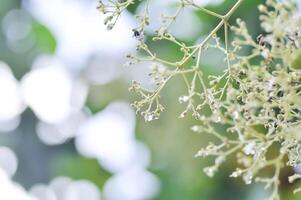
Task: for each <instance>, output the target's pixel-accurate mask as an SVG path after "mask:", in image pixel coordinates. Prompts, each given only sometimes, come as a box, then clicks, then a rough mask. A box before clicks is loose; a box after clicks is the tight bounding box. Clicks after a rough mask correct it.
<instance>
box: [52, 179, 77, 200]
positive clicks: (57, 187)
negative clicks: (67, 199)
mask: <svg viewBox="0 0 301 200" xmlns="http://www.w3.org/2000/svg"><path fill="white" fill-rule="evenodd" d="M71 183H72V180H71V179H70V178H69V177H57V178H55V179H53V180H52V181H51V182H50V184H49V187H50V188H51V189H52V190H53V191H54V193H55V195H56V197H57V199H58V200H61V199H63V198H64V195H65V192H66V190H67V188H68V187H69V185H70V184H71Z"/></svg>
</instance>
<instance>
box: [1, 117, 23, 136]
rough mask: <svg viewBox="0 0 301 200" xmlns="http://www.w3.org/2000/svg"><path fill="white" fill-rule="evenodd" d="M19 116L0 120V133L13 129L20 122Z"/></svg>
mask: <svg viewBox="0 0 301 200" xmlns="http://www.w3.org/2000/svg"><path fill="white" fill-rule="evenodd" d="M20 121H21V119H20V116H18V117H15V118H13V119H10V120H7V121H0V133H7V132H10V131H13V130H15V129H16V128H17V127H18V126H19V124H20Z"/></svg>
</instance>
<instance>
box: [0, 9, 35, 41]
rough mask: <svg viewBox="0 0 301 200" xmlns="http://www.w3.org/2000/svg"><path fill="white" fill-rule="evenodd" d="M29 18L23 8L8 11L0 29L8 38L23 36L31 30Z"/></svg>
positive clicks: (16, 38) (14, 38) (18, 38)
mask: <svg viewBox="0 0 301 200" xmlns="http://www.w3.org/2000/svg"><path fill="white" fill-rule="evenodd" d="M31 22H32V21H31V18H30V17H29V15H28V14H27V13H26V12H25V11H24V10H11V11H9V12H8V13H7V14H6V15H5V17H4V18H3V21H2V29H3V31H4V33H5V36H6V37H7V39H9V40H20V39H23V38H25V37H26V36H27V35H28V34H29V33H30V31H31V28H32V24H31Z"/></svg>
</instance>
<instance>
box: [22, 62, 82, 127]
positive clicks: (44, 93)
mask: <svg viewBox="0 0 301 200" xmlns="http://www.w3.org/2000/svg"><path fill="white" fill-rule="evenodd" d="M34 66H39V67H35V69H33V70H32V71H30V72H29V73H28V74H26V75H25V76H24V77H23V78H22V82H21V84H22V93H23V96H24V100H25V102H26V103H27V104H28V105H29V107H31V108H32V110H33V111H34V112H35V114H36V115H37V116H38V117H39V118H40V119H41V120H43V121H45V122H47V123H59V122H61V121H63V120H65V119H66V118H67V117H68V116H69V115H70V114H71V113H73V112H74V111H78V110H80V109H81V107H82V105H83V103H84V100H85V97H86V94H87V87H81V88H80V89H81V90H78V91H77V90H76V89H77V88H74V80H73V78H72V76H71V74H69V73H68V72H67V71H66V70H65V69H64V67H63V66H62V65H61V64H60V63H59V62H58V61H56V60H53V59H41V60H38V61H37V63H35V64H34ZM75 92H80V94H79V95H80V96H81V102H76V103H75V104H74V103H73V102H74V98H76V97H77V96H76V94H78V93H75Z"/></svg>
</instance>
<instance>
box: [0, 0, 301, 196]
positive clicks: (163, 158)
mask: <svg viewBox="0 0 301 200" xmlns="http://www.w3.org/2000/svg"><path fill="white" fill-rule="evenodd" d="M37 2H39V3H37ZM43 2H44V3H43ZM62 2H67V3H66V7H64V9H67V10H66V13H64V12H63V11H62V10H61V9H60V7H61V3H62ZM158 2H159V3H157V4H158V5H160V6H170V7H171V8H172V7H174V4H173V3H162V2H161V4H162V5H161V4H160V1H158ZM47 3H50V2H47ZM47 3H46V1H43V0H41V1H38V0H32V1H30V0H28V1H27V0H24V1H21V0H1V2H0V23H1V25H2V26H1V31H0V60H1V61H3V62H5V63H7V64H8V65H9V66H10V68H11V70H12V72H13V74H14V76H15V77H16V78H17V79H18V80H21V79H22V78H23V77H24V75H25V74H28V73H30V72H31V70H33V67H32V66H33V63H34V62H35V60H36V59H37V58H39V57H40V56H41V55H47V56H52V57H55V58H56V59H59V60H62V63H63V64H64V66H68V67H66V68H67V71H68V72H70V73H71V74H72V76H73V77H76V78H78V79H80V80H83V82H85V85H86V86H87V87H88V90H87V91H88V94H87V96H86V98H85V101H84V106H83V110H85V111H86V112H87V113H89V114H88V115H89V116H90V117H92V116H93V115H94V114H97V113H101V112H102V111H103V110H104V109H106V107H107V106H108V105H110V103H111V102H115V101H124V102H129V103H130V102H132V101H134V100H135V97H134V96H132V94H131V93H129V92H128V87H129V83H130V79H135V78H137V79H138V80H139V79H140V80H144V81H145V82H147V81H148V80H147V79H146V80H145V79H144V78H141V77H144V76H145V74H147V70H148V69H147V66H143V65H142V66H136V67H137V68H139V69H135V66H134V67H131V68H130V69H129V68H127V67H123V66H122V65H123V63H124V62H125V56H126V54H128V51H129V52H131V51H134V50H133V46H134V45H135V44H134V43H135V40H134V39H133V38H132V35H131V29H132V28H134V26H135V23H136V22H135V18H134V17H133V16H131V15H133V14H135V13H136V12H137V10H139V4H143V1H141V2H140V1H139V2H137V3H136V4H135V5H133V6H131V7H130V8H129V9H128V13H127V14H126V17H127V18H129V19H130V23H128V24H130V25H129V26H126V27H123V28H121V29H122V30H124V29H128V30H129V31H128V32H124V33H122V34H121V36H120V34H119V35H117V36H116V34H115V33H114V34H113V33H112V34H110V33H105V31H103V32H104V34H105V35H101V34H98V33H99V32H97V33H96V34H91V32H92V33H93V32H94V30H93V27H95V29H99V27H101V28H100V29H101V30H104V27H103V22H102V19H101V17H100V18H95V20H94V21H93V23H92V22H88V21H87V22H85V21H77V18H72V16H71V15H70V16H68V15H69V14H71V13H73V12H74V13H76V12H80V13H81V14H82V13H83V10H78V9H76V8H74V7H72V6H71V5H72V4H75V5H81V6H83V5H89V6H87V7H89V8H90V7H93V6H94V10H88V9H86V10H87V11H90V12H95V15H100V14H99V13H98V12H97V10H96V9H95V8H96V6H97V2H96V0H74V1H71V0H69V1H67V0H61V1H59V0H56V1H53V3H50V4H51V5H49V12H52V15H49V14H47V12H46V11H47V5H44V7H45V8H46V10H45V8H42V7H43V6H41V7H39V6H40V4H47ZM56 3H57V7H56V6H55V4H56ZM234 3H235V1H234V0H224V1H220V2H219V3H213V4H208V5H207V8H208V9H210V10H212V11H215V12H217V13H221V14H223V13H226V12H227V10H228V9H229V8H231V6H232V5H233V4H234ZM260 3H263V1H262V0H246V1H245V2H244V3H243V4H242V6H241V7H240V8H239V9H238V11H237V12H236V13H235V14H234V15H233V17H232V18H231V20H230V23H231V24H234V23H235V18H237V17H239V18H242V19H243V20H245V21H246V23H247V26H248V29H249V31H250V33H251V34H252V36H253V38H256V36H257V35H259V34H260V33H261V29H260V23H259V20H258V16H259V13H258V11H257V6H258V4H260ZM68 6H69V7H70V10H72V9H73V10H74V11H73V12H68V8H69V7H68ZM83 7H85V6H83ZM55 8H57V10H56V9H55ZM39 9H41V10H40V11H39ZM43 9H44V10H43ZM162 10H163V9H162ZM16 11H17V12H18V13H19V14H20V13H21V17H20V16H19V17H17V18H16V19H10V18H12V17H9V16H10V15H12V13H13V12H16ZM189 12H190V13H191V15H189V16H188V18H184V19H185V20H189V21H186V22H185V20H184V19H182V21H183V20H184V21H183V22H179V23H177V24H176V26H175V27H173V29H174V30H175V34H176V35H178V36H179V38H180V39H181V40H182V41H183V42H186V43H188V44H193V43H195V42H196V41H197V40H199V39H200V38H202V37H204V36H205V35H206V34H207V33H208V32H209V31H210V30H211V29H212V28H214V26H215V25H216V24H217V23H218V21H217V19H216V18H213V17H210V16H208V15H206V14H203V13H201V12H199V11H196V10H190V11H189ZM74 13H73V14H74ZM43 14H44V15H45V18H43ZM86 14H87V13H86ZM78 15H80V14H78ZM47 16H56V18H55V17H54V18H53V19H52V21H53V20H54V21H55V19H56V20H58V21H60V20H61V21H64V17H65V18H66V23H67V22H68V20H70V21H72V20H74V23H75V25H74V27H76V28H75V29H74V30H70V31H69V32H68V31H66V30H64V27H59V26H57V25H55V23H52V21H51V20H49V23H48V21H47ZM74 16H76V14H75V15H74ZM93 16H94V15H93ZM27 18H28V20H27ZM67 19H68V20H67ZM87 19H88V18H87ZM10 20H12V21H10ZM14 20H15V21H14ZM64 22H65V21H64ZM13 23H14V24H13ZM22 23H23V24H22ZM24 23H25V25H24ZM26 23H28V24H29V25H30V28H29V29H28V31H27V32H26V33H24V34H23V35H21V36H18V37H10V36H9V35H10V34H13V33H14V31H17V32H18V31H20V32H22V31H24V29H26V26H27V25H28V24H27V25H26ZM85 23H87V24H88V23H92V24H91V26H88V25H86V24H85ZM185 23H186V26H195V27H196V28H194V29H191V28H189V27H188V28H187V29H188V31H190V33H183V32H181V31H180V32H179V31H176V30H177V29H181V26H183V25H184V24H185ZM12 24H13V25H12ZM10 25H12V26H10ZM14 26H16V27H14ZM22 27H23V29H22ZM85 27H89V28H90V29H89V30H85ZM60 28H61V29H62V30H63V31H60ZM66 29H68V26H67V27H66ZM116 29H117V31H116V32H118V26H117V27H116ZM9 30H12V32H10V31H9ZM26 30H27V29H26ZM64 31H65V32H66V33H69V34H70V38H71V37H75V38H74V39H73V40H72V39H70V38H69V37H68V35H67V36H66V34H65V35H64V37H61V35H60V33H61V32H64ZM80 31H82V33H79V32H80ZM65 32H64V33H65ZM149 34H151V32H150V33H149ZM76 36H78V37H76ZM219 36H220V37H223V34H222V31H221V33H220V35H219ZM85 37H87V38H89V40H81V39H82V38H85ZM97 37H99V38H100V40H98V39H97ZM116 37H122V39H117V42H116V41H114V40H116ZM95 38H96V39H95ZM69 39H70V42H69V43H68V42H66V43H68V44H65V43H64V42H65V41H69ZM94 39H95V43H93V40H94ZM105 40H106V41H107V42H106V45H103V46H102V42H103V41H105ZM110 40H112V42H115V44H114V47H112V49H110V48H111V46H110V45H108V44H109V43H110V42H109V41H110ZM126 40H128V41H126ZM123 41H124V43H126V44H125V45H124V44H121V43H122V42H123ZM72 42H75V43H76V44H74V47H73V46H72V45H73V43H72ZM89 42H91V44H95V46H99V48H97V47H95V48H91V49H89V50H87V47H86V46H89V44H90V43H89ZM81 43H82V44H83V46H84V47H82V52H81ZM84 43H87V44H84ZM117 43H118V44H120V45H121V46H120V47H119V46H118V44H117ZM147 43H148V44H149V45H150V48H151V49H153V50H154V51H155V52H156V53H157V54H158V55H160V56H162V57H163V58H167V59H170V60H174V59H176V58H179V57H180V56H181V54H180V53H179V51H178V49H176V48H175V46H174V45H172V44H170V43H167V42H156V43H154V42H151V41H149V40H147ZM60 45H61V46H60ZM64 45H65V46H64ZM68 45H69V46H68ZM59 46H60V47H59ZM62 46H63V47H62ZM66 46H68V47H69V48H70V49H71V50H70V49H68V48H67V49H66V48H65V47H66ZM128 46H129V47H128ZM72 48H73V50H74V49H76V48H77V49H79V51H76V50H74V52H71V53H70V55H69V54H66V52H70V51H72ZM72 53H73V54H72ZM83 54H84V55H83ZM80 56H83V58H81V57H80ZM202 62H203V69H204V71H205V72H204V73H205V74H207V75H209V74H219V73H221V72H222V70H223V69H224V63H223V58H222V56H221V54H220V53H218V52H214V51H213V52H208V55H206V59H205V60H204V61H202ZM91 63H92V64H91ZM91 66H96V67H91ZM98 66H99V69H98V68H97V67H98ZM103 66H104V67H103ZM111 66H113V67H114V69H115V71H113V72H112V71H110V70H108V69H106V68H109V67H111ZM133 68H134V69H133ZM87 69H88V70H87ZM90 69H91V70H92V69H97V70H96V71H93V70H92V75H93V76H90V75H91V73H90V71H89V70H90ZM128 71H129V72H128ZM88 72H89V73H88ZM98 73H99V75H98ZM111 73H117V74H119V75H118V76H116V77H115V76H114V75H111ZM87 74H88V75H87ZM108 76H112V77H113V78H108ZM91 77H92V78H91ZM98 78H99V79H100V80H99V81H98V80H97V79H98ZM102 78H104V79H106V78H107V79H108V80H106V81H102V80H101V79H102ZM53 81H55V80H53ZM184 92H185V86H184V85H183V84H182V82H181V80H177V79H174V80H172V81H171V82H170V83H169V84H168V85H167V87H166V89H165V90H164V95H163V96H162V102H163V104H164V105H165V106H166V111H165V112H164V113H163V114H162V117H161V118H160V119H159V120H156V121H153V122H150V123H145V122H144V120H143V119H142V118H141V117H140V116H137V118H136V127H135V138H136V139H137V140H138V141H140V142H142V143H144V145H145V146H147V147H148V148H149V151H150V155H151V156H150V157H151V161H150V164H148V165H147V166H145V167H146V168H147V170H148V171H149V172H151V173H152V174H153V176H155V177H157V180H159V183H160V184H159V186H158V187H159V188H160V189H159V190H158V191H157V192H154V195H153V197H151V198H152V199H157V200H242V199H245V200H258V199H264V197H266V196H267V191H264V190H263V186H262V185H257V184H251V185H248V186H246V185H245V184H244V183H243V182H242V181H241V180H239V179H237V180H236V179H231V178H229V174H230V173H231V172H232V171H233V170H234V169H235V167H236V163H235V160H234V159H233V160H229V161H228V162H226V164H224V165H223V166H222V167H221V169H220V171H219V173H217V174H216V176H215V177H214V178H212V179H210V178H208V177H206V176H205V175H204V173H203V171H202V169H203V167H204V166H207V165H210V164H211V163H210V161H211V160H210V159H204V160H203V159H199V158H195V157H194V155H195V153H196V152H197V151H198V150H199V149H200V148H201V147H203V146H204V145H206V144H207V142H208V138H206V137H207V136H206V135H201V134H200V135H198V134H195V133H193V132H192V131H190V127H191V126H192V125H194V124H195V123H197V122H196V121H194V120H193V119H189V117H188V118H187V119H184V120H183V119H178V117H177V116H178V115H179V114H180V113H181V111H182V110H183V109H184V105H180V104H179V103H178V101H177V99H178V97H179V96H181V95H183V93H184ZM1 95H5V94H1ZM54 98H58V97H54ZM0 103H1V100H0ZM29 107H30V106H29ZM20 120H21V121H20V123H19V125H18V126H17V127H16V128H15V129H12V130H9V131H2V132H3V134H1V135H0V144H1V145H2V146H8V147H10V148H11V149H12V150H13V151H14V152H15V153H16V156H17V157H18V161H19V162H18V163H19V164H18V170H17V172H16V174H15V175H14V176H13V178H12V179H13V180H14V181H16V182H18V183H20V184H21V185H22V186H23V187H25V188H26V189H29V188H31V187H32V186H33V185H34V184H37V183H45V184H48V183H49V182H50V181H51V180H52V179H54V178H55V177H58V176H68V177H70V178H72V179H74V180H82V179H84V180H89V181H91V182H93V183H94V184H96V185H97V187H98V188H99V190H100V192H101V193H102V196H103V197H102V199H106V197H105V195H104V193H105V192H106V191H104V190H105V189H104V186H105V184H106V183H107V182H108V180H109V179H110V178H111V177H112V176H114V174H115V172H112V171H110V170H107V168H106V167H103V166H102V165H101V164H100V163H99V162H98V161H97V159H95V158H91V156H90V157H89V156H83V155H82V154H81V153H79V152H78V150H77V148H76V145H75V139H74V138H73V137H71V138H68V139H67V140H66V141H64V142H61V144H55V145H54V144H52V145H49V144H48V145H47V144H45V142H42V141H41V139H40V138H39V137H38V136H37V133H36V132H37V131H36V125H37V123H39V121H41V119H40V118H39V116H38V117H37V115H35V113H34V112H33V111H32V109H30V108H26V109H25V111H24V112H22V114H21V118H20ZM42 121H43V119H42ZM7 132H8V133H7ZM107 134H110V133H109V132H108V133H107ZM74 137H75V136H74ZM116 140H117V139H116ZM46 143H47V142H46ZM96 143H97V141H96ZM107 145H110V144H107ZM136 178H137V179H138V182H139V177H136ZM125 184H131V180H127V181H126V183H125ZM141 184H143V183H141ZM138 186H139V184H138ZM135 187H137V185H136V186H135ZM136 190H138V191H139V187H138V188H136ZM134 191H135V190H134ZM291 191H292V188H287V187H286V184H283V185H282V186H281V192H282V196H283V199H299V198H301V196H299V197H298V196H290V195H292V194H291ZM114 192H115V193H120V194H122V192H120V191H118V190H117V189H116V190H115V191H114ZM0 198H1V194H0ZM107 198H108V199H109V197H107ZM112 198H113V197H112ZM116 198H117V197H116ZM119 198H120V200H122V199H130V198H127V197H124V198H121V197H118V199H119ZM145 198H148V197H145ZM133 200H135V199H133ZM137 200H140V199H137ZM141 200H143V199H141Z"/></svg>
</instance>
